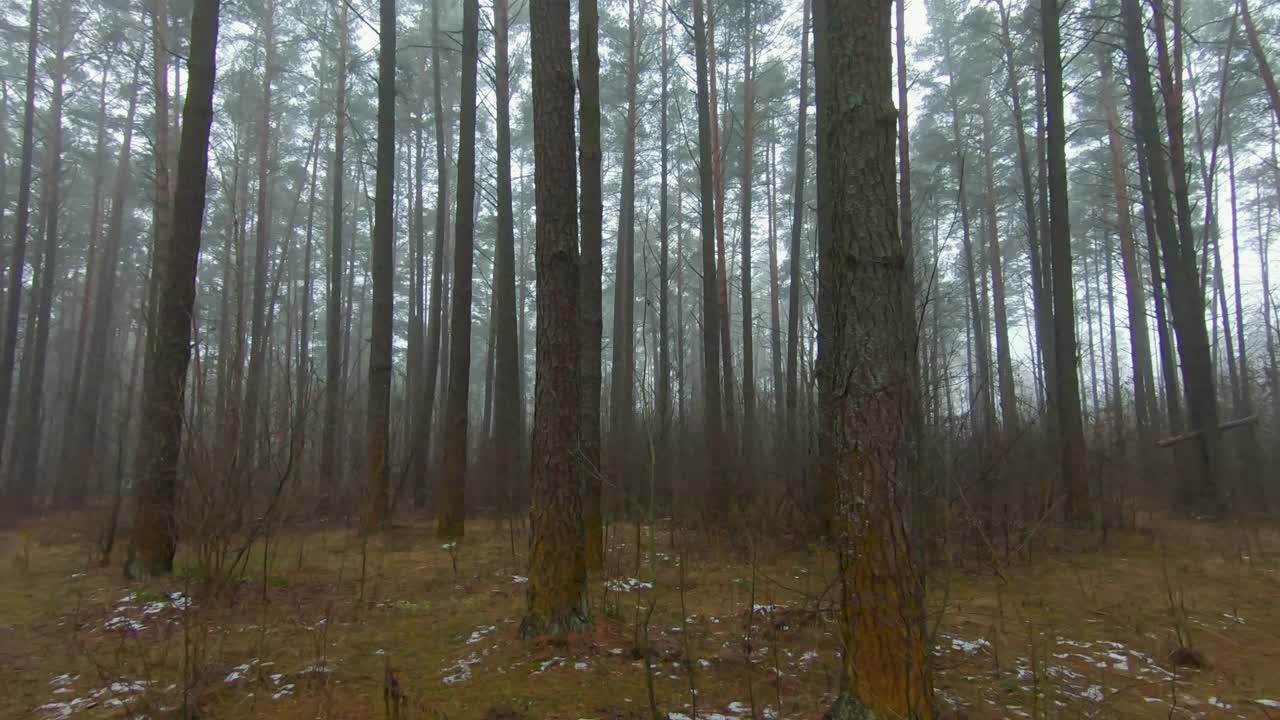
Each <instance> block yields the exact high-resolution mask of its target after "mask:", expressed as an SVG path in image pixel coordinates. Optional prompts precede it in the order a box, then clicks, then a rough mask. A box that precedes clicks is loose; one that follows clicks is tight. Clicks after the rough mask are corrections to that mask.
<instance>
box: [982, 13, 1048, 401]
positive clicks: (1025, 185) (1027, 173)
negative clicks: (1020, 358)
mask: <svg viewBox="0 0 1280 720" xmlns="http://www.w3.org/2000/svg"><path fill="white" fill-rule="evenodd" d="M996 6H997V7H998V8H999V11H1000V38H1001V44H1002V45H1003V48H1004V62H1005V73H1006V80H1005V90H1006V92H1007V93H1008V95H1009V99H1010V101H1011V103H1012V106H1013V112H1012V115H1013V132H1014V137H1015V139H1016V140H1017V143H1018V174H1019V178H1020V180H1021V181H1022V212H1023V216H1024V218H1025V222H1026V231H1027V250H1028V253H1029V255H1030V258H1031V268H1030V274H1031V301H1032V304H1033V305H1034V306H1035V338H1036V347H1035V348H1034V349H1033V350H1032V352H1033V354H1035V355H1038V356H1039V357H1040V358H1041V365H1042V374H1041V376H1042V378H1043V380H1044V386H1045V390H1046V395H1047V396H1048V397H1049V398H1053V397H1054V393H1053V389H1054V388H1053V387H1052V386H1053V380H1052V378H1053V377H1055V371H1054V369H1053V360H1054V349H1053V298H1052V297H1051V296H1050V290H1049V288H1048V287H1046V286H1047V285H1049V284H1050V283H1049V282H1048V280H1049V279H1048V278H1047V277H1046V276H1045V273H1044V272H1043V269H1044V268H1045V262H1044V259H1043V258H1042V254H1043V250H1042V248H1041V239H1042V236H1041V233H1040V232H1039V230H1040V223H1039V222H1038V219H1037V217H1036V205H1035V203H1036V191H1035V188H1034V187H1033V185H1032V181H1031V157H1030V153H1029V152H1028V150H1027V131H1026V127H1025V125H1024V122H1023V119H1022V90H1021V86H1020V85H1019V83H1018V72H1019V71H1020V70H1021V68H1020V67H1019V66H1018V64H1017V62H1016V60H1015V58H1014V44H1013V40H1012V37H1011V34H1010V31H1009V11H1008V9H1007V8H1006V7H1005V5H1004V3H1003V2H1002V1H1001V0H998V1H997V3H996ZM1039 385H1040V381H1039V380H1037V387H1039ZM1048 404H1049V405H1051V406H1056V403H1055V402H1054V401H1053V400H1052V399H1050V400H1048Z"/></svg>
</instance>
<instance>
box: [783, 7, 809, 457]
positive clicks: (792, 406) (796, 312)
mask: <svg viewBox="0 0 1280 720" xmlns="http://www.w3.org/2000/svg"><path fill="white" fill-rule="evenodd" d="M810 2H811V0H803V5H804V10H803V15H802V20H801V22H800V118H799V121H798V122H797V124H796V164H795V174H794V182H795V185H794V187H793V188H792V191H791V248H790V251H789V252H788V253H787V263H788V264H789V265H790V270H791V272H790V281H789V287H788V289H787V439H788V444H789V445H790V446H791V448H790V449H791V451H792V452H795V453H797V455H796V459H797V460H798V459H799V458H800V457H801V455H800V454H799V451H800V437H799V421H800V417H799V397H800V389H799V387H798V386H797V384H796V383H797V376H798V371H799V367H800V364H799V363H800V314H801V313H800V309H801V308H800V285H801V282H800V272H801V271H800V266H801V264H802V262H801V261H802V258H803V257H804V245H803V242H802V240H803V239H804V237H803V236H804V183H805V175H806V168H807V166H808V163H807V162H806V158H805V143H806V142H807V141H808V136H807V134H806V133H807V130H806V127H805V126H806V124H807V120H808V109H809V5H810Z"/></svg>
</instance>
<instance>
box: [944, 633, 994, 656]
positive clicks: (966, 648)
mask: <svg viewBox="0 0 1280 720" xmlns="http://www.w3.org/2000/svg"><path fill="white" fill-rule="evenodd" d="M950 640H951V649H952V650H959V651H960V652H963V653H964V654H966V655H976V654H977V653H978V652H979V651H981V650H982V649H983V648H989V647H991V643H989V642H987V641H986V640H983V639H982V638H978V639H977V640H965V639H963V638H956V637H953V638H950Z"/></svg>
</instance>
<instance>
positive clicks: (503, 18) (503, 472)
mask: <svg viewBox="0 0 1280 720" xmlns="http://www.w3.org/2000/svg"><path fill="white" fill-rule="evenodd" d="M508 1H509V0H495V2H494V18H493V22H494V37H495V42H494V54H495V58H494V65H495V75H496V80H497V93H498V103H497V104H498V118H497V119H498V145H497V151H498V238H497V246H496V247H495V249H494V270H493V273H494V287H493V305H494V308H493V316H494V322H495V330H494V333H495V341H496V343H495V344H496V353H495V354H496V358H495V360H494V375H495V378H494V408H493V414H494V428H493V439H494V457H495V460H496V464H497V468H496V469H497V476H496V477H495V481H496V482H497V487H498V490H499V492H500V493H501V494H502V495H503V496H513V494H514V493H515V492H516V488H517V486H518V484H519V483H518V480H517V479H518V478H519V477H521V475H522V473H519V472H518V471H517V468H516V465H517V463H518V462H519V460H520V457H521V454H522V453H521V452H520V451H521V446H522V445H523V442H522V440H521V437H520V431H521V427H522V426H523V425H524V423H523V422H522V420H521V402H520V348H519V337H518V336H517V334H516V235H515V221H514V218H513V216H512V209H511V80H510V68H509V66H508V62H507V34H508V30H509V28H510V19H509V18H508V7H507V4H508ZM570 155H572V153H570ZM511 510H512V512H514V511H515V508H511Z"/></svg>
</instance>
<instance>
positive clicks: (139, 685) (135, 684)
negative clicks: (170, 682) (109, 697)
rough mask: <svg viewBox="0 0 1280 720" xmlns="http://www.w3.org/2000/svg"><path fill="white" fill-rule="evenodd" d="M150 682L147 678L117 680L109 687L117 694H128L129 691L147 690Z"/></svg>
mask: <svg viewBox="0 0 1280 720" xmlns="http://www.w3.org/2000/svg"><path fill="white" fill-rule="evenodd" d="M148 683H149V681H147V680H133V681H128V680H126V681H123V682H121V681H119V680H117V681H116V682H113V683H111V684H110V685H108V686H107V688H108V689H110V690H111V692H113V693H115V694H116V695H126V694H128V693H140V692H144V691H146V689H147V684H148Z"/></svg>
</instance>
